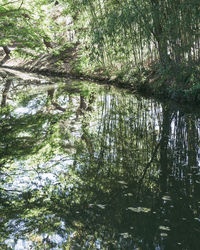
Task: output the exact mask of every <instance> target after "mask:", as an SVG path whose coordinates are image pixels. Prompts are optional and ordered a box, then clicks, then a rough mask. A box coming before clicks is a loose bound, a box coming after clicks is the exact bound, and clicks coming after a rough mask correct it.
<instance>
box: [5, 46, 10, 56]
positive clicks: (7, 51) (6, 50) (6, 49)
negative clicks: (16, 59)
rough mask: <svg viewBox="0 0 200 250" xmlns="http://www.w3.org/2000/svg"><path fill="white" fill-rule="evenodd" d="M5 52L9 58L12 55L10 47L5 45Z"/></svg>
mask: <svg viewBox="0 0 200 250" xmlns="http://www.w3.org/2000/svg"><path fill="white" fill-rule="evenodd" d="M3 50H4V52H5V54H6V56H9V55H10V52H11V51H10V49H9V48H8V46H7V45H5V46H3Z"/></svg>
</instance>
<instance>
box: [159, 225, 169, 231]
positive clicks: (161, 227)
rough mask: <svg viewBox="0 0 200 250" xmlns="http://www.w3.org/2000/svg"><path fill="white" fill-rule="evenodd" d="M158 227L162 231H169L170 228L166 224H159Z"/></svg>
mask: <svg viewBox="0 0 200 250" xmlns="http://www.w3.org/2000/svg"><path fill="white" fill-rule="evenodd" d="M159 229H160V230H164V231H170V228H169V227H167V226H159Z"/></svg>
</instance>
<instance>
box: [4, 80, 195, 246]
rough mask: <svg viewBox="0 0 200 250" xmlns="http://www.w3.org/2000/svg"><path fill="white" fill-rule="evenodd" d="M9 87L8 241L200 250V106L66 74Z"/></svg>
mask: <svg viewBox="0 0 200 250" xmlns="http://www.w3.org/2000/svg"><path fill="white" fill-rule="evenodd" d="M49 83H50V84H49ZM0 90H1V100H0V103H1V109H0V127H1V129H0V156H1V158H0V166H1V167H0V176H1V183H0V248H1V249H109V250H112V249H199V244H200V239H199V235H200V216H199V215H200V171H199V158H200V155H199V153H200V152H199V135H200V131H199V129H200V115H199V114H198V113H192V112H184V111H183V110H178V109H174V108H172V107H171V106H170V105H167V104H161V103H157V102H155V101H153V100H150V99H143V98H141V97H136V96H133V95H130V94H128V93H126V92H124V91H122V90H120V91H118V90H117V89H115V88H110V87H109V88H108V87H107V86H98V85H95V84H93V83H88V82H78V81H70V80H68V81H66V80H63V79H48V81H46V82H44V81H43V82H42V81H39V80H28V81H27V80H22V79H19V78H17V79H16V78H8V77H5V78H2V80H1V85H0Z"/></svg>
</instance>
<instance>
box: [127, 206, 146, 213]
mask: <svg viewBox="0 0 200 250" xmlns="http://www.w3.org/2000/svg"><path fill="white" fill-rule="evenodd" d="M127 209H128V210H131V211H133V212H136V213H148V212H150V211H151V209H150V208H147V207H128V208H127Z"/></svg>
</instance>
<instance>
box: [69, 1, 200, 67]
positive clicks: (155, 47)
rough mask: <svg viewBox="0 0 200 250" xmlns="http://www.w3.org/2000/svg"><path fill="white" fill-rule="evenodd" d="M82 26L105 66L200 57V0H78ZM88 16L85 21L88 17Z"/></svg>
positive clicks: (73, 7)
mask: <svg viewBox="0 0 200 250" xmlns="http://www.w3.org/2000/svg"><path fill="white" fill-rule="evenodd" d="M69 3H70V7H71V10H72V11H74V12H75V16H76V20H77V19H78V18H77V16H78V17H79V23H78V22H77V23H78V25H79V27H80V26H81V28H80V29H79V31H82V33H81V39H83V40H84V44H85V46H86V47H87V48H88V47H89V48H90V49H91V52H92V53H91V54H92V56H93V57H96V58H98V59H100V60H101V62H102V63H103V64H105V65H106V66H108V65H110V66H112V67H113V66H115V67H122V65H124V64H126V63H127V64H129V65H130V66H133V65H134V66H139V67H141V66H145V65H147V64H149V63H152V62H154V61H158V60H159V61H160V62H161V63H162V65H164V66H165V67H166V66H169V65H172V66H174V67H178V66H180V65H182V66H191V65H195V64H197V63H198V62H199V60H200V30H199V27H200V2H199V0H140V1H138V0H123V1H118V0H84V1H82V0H75V1H68V4H69ZM83 20H84V22H83Z"/></svg>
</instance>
